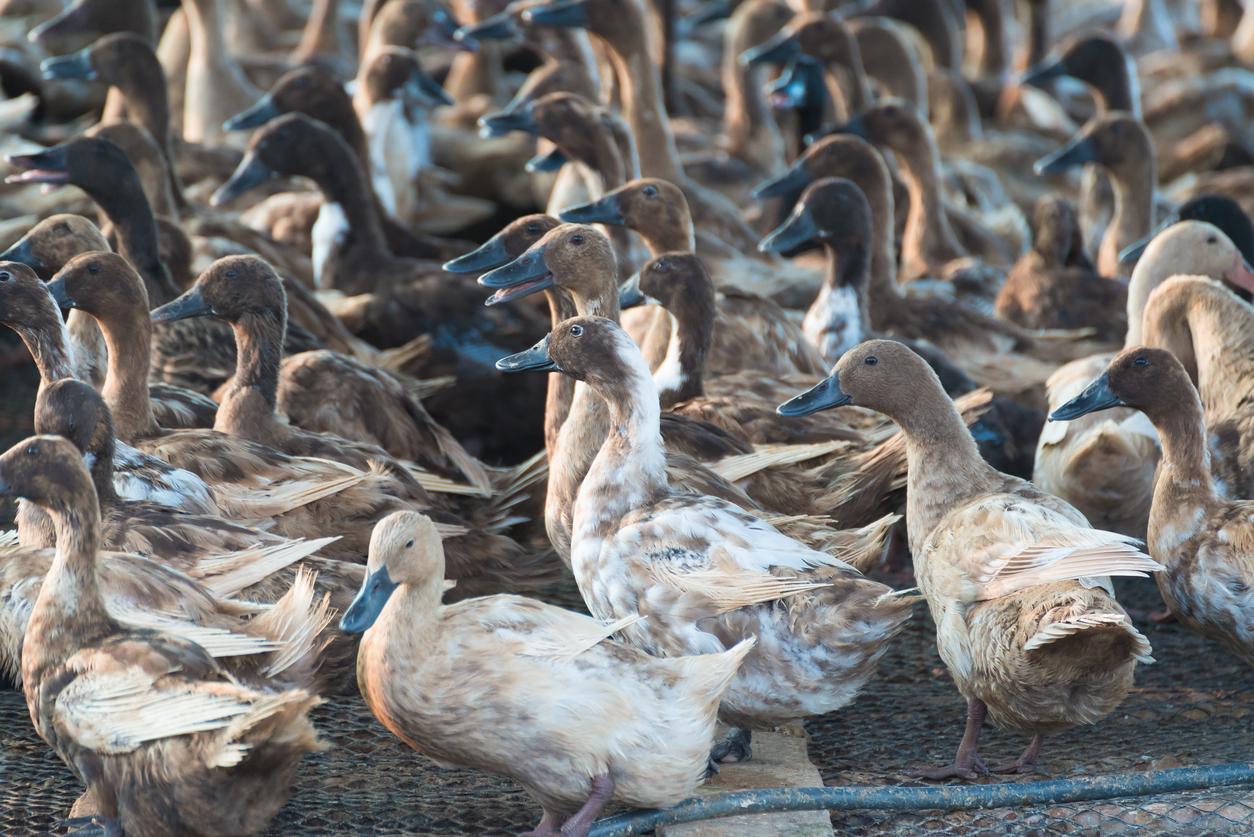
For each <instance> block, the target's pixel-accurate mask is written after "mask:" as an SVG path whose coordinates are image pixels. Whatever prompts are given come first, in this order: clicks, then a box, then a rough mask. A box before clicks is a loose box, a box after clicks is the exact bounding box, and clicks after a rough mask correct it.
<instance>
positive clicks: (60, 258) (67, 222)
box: [0, 214, 109, 279]
mask: <svg viewBox="0 0 1254 837" xmlns="http://www.w3.org/2000/svg"><path fill="white" fill-rule="evenodd" d="M108 249H109V242H108V241H106V240H105V237H104V234H103V233H101V232H100V228H99V227H97V226H96V225H95V224H94V223H92V222H91V221H89V220H88V219H86V218H84V217H83V216H82V215H69V214H60V215H50V216H48V217H47V218H45V219H43V220H42V221H40V222H39V223H38V224H36V225H35V226H33V227H31V228H30V231H29V232H28V233H26V235H24V236H22V237H21V238H20V239H18V241H17V243H16V244H14V245H13V246H12V247H10V248H9V249H8V250H5V251H4V252H3V253H0V262H21V263H22V264H24V265H27V266H28V267H30V268H31V269H33V270H34V271H35V272H36V273H37V274H39V277H40V278H41V279H51V278H52V276H53V274H55V273H56V272H57V271H58V270H60V269H61V268H62V267H64V266H65V264H66V262H68V261H69V260H70V259H72V258H74V257H75V256H77V255H78V254H79V253H85V252H88V251H92V250H108Z"/></svg>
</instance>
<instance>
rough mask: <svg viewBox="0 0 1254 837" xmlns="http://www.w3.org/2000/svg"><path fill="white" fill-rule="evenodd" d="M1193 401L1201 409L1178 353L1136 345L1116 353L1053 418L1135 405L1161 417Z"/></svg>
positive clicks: (1183, 407)
mask: <svg viewBox="0 0 1254 837" xmlns="http://www.w3.org/2000/svg"><path fill="white" fill-rule="evenodd" d="M1189 405H1196V407H1195V410H1196V412H1197V413H1198V414H1200V413H1201V410H1202V407H1201V400H1200V398H1199V396H1198V394H1197V390H1196V389H1195V388H1194V387H1193V382H1192V381H1191V380H1189V374H1188V372H1186V371H1185V368H1184V366H1183V365H1182V364H1181V363H1180V361H1179V360H1177V359H1176V356H1175V355H1173V354H1172V353H1171V352H1169V351H1167V350H1166V349H1151V348H1147V347H1145V346H1133V347H1132V348H1130V349H1124V350H1123V351H1122V352H1120V353H1119V354H1117V355H1115V358H1114V360H1112V361H1111V362H1110V364H1109V365H1108V366H1107V367H1106V371H1105V372H1103V373H1102V374H1101V375H1100V376H1099V377H1098V378H1097V379H1096V380H1095V381H1093V382H1092V383H1091V384H1089V385H1088V386H1087V387H1085V388H1084V391H1083V392H1081V393H1080V394H1079V395H1077V396H1076V397H1075V398H1072V399H1071V400H1070V401H1068V402H1067V403H1066V404H1063V405H1062V406H1061V407H1059V408H1058V409H1057V410H1054V412H1053V413H1051V414H1050V416H1049V420H1050V421H1070V420H1072V419H1077V418H1079V417H1080V416H1084V415H1088V414H1089V413H1096V412H1098V411H1100V410H1109V409H1110V408H1112V407H1132V408H1133V409H1137V410H1141V411H1142V412H1144V413H1145V414H1146V415H1148V416H1150V417H1151V418H1154V419H1157V418H1158V417H1160V416H1165V415H1166V414H1167V413H1168V412H1170V411H1180V410H1183V409H1185V408H1186V407H1187V406H1189Z"/></svg>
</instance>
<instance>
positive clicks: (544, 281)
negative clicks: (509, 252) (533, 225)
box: [479, 246, 554, 305]
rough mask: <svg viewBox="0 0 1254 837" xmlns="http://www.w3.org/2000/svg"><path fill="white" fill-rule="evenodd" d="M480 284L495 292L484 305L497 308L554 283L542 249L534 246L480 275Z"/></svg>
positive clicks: (549, 286)
mask: <svg viewBox="0 0 1254 837" xmlns="http://www.w3.org/2000/svg"><path fill="white" fill-rule="evenodd" d="M479 284H480V285H483V286H484V287H485V288H496V289H497V291H496V293H494V294H492V296H490V297H488V299H487V301H486V302H484V305H499V304H501V303H502V302H509V301H510V300H511V299H521V298H522V297H524V296H531V295H532V294H534V293H536V292H537V291H542V290H544V289H545V288H551V287H553V284H554V280H553V274H552V273H550V272H549V268H548V265H546V264H545V263H544V248H543V247H541V246H533V247H532V248H531V249H530V250H528V251H527V252H525V253H523V254H522V255H521V256H519V257H518V258H516V259H514V260H513V261H512V262H510V263H509V264H506V265H502V266H501V267H498V268H497V269H496V270H490V271H488V272H487V273H485V274H483V275H482V276H480V277H479Z"/></svg>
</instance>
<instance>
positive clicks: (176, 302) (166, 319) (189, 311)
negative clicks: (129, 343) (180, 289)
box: [151, 286, 213, 323]
mask: <svg viewBox="0 0 1254 837" xmlns="http://www.w3.org/2000/svg"><path fill="white" fill-rule="evenodd" d="M212 314H213V306H212V305H210V304H209V302H208V301H207V300H206V299H205V298H204V296H202V295H201V293H200V288H197V287H195V286H193V287H191V288H188V289H187V290H186V291H185V292H184V293H183V295H182V296H179V297H178V298H176V299H172V300H170V301H169V302H167V303H166V304H165V305H162V306H161V307H160V308H155V309H153V312H152V315H151V316H152V321H153V322H154V323H172V322H174V321H175V320H189V319H191V318H192V317H208V316H211V315H212Z"/></svg>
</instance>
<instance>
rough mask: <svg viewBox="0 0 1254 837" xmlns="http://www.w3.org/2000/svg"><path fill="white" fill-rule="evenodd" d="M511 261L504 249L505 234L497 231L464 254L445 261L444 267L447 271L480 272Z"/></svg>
mask: <svg viewBox="0 0 1254 837" xmlns="http://www.w3.org/2000/svg"><path fill="white" fill-rule="evenodd" d="M511 261H513V259H511V258H510V255H509V253H507V252H506V250H505V236H504V235H501V234H499V233H498V234H497V235H494V236H492V237H491V238H489V239H488V240H487V241H485V242H483V244H481V245H479V246H478V247H477V248H475V249H474V250H471V251H470V252H469V253H467V254H466V255H464V256H458V257H457V258H455V259H452V260H450V261H447V262H445V263H444V269H445V270H447V271H448V272H449V273H482V272H483V271H485V270H492V269H493V268H494V267H500V266H501V265H503V264H509V263H510V262H511Z"/></svg>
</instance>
